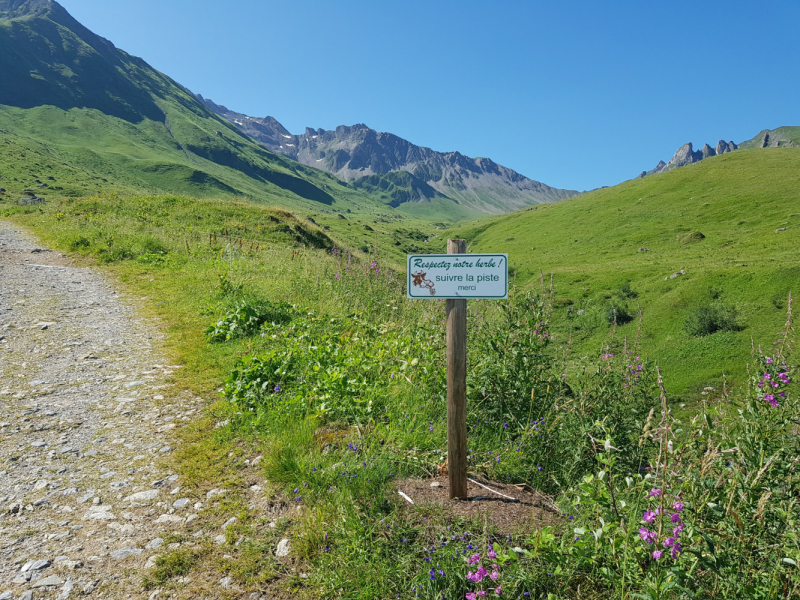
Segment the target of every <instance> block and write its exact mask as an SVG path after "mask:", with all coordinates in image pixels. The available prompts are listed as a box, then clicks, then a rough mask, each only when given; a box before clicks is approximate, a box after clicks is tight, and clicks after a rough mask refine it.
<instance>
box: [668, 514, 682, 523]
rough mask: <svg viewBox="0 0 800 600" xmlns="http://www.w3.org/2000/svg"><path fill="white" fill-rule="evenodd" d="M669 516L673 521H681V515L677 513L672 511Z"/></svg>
mask: <svg viewBox="0 0 800 600" xmlns="http://www.w3.org/2000/svg"><path fill="white" fill-rule="evenodd" d="M669 518H670V520H671V521H672V522H673V523H680V522H681V516H680V515H679V514H678V513H672V514H671V515H670V516H669Z"/></svg>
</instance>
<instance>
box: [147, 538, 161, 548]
mask: <svg viewBox="0 0 800 600" xmlns="http://www.w3.org/2000/svg"><path fill="white" fill-rule="evenodd" d="M163 543H164V538H160V537H157V538H156V539H154V540H151V541H150V542H148V544H147V545H146V546H145V548H146V549H147V550H155V549H156V548H158V547H159V546H161V544H163Z"/></svg>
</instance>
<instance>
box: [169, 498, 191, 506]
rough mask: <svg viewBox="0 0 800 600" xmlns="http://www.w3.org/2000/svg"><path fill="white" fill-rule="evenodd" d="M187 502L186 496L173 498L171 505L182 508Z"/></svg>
mask: <svg viewBox="0 0 800 600" xmlns="http://www.w3.org/2000/svg"><path fill="white" fill-rule="evenodd" d="M187 504H189V499H188V498H180V499H178V500H175V502H173V503H172V507H173V508H183V507H184V506H186V505H187Z"/></svg>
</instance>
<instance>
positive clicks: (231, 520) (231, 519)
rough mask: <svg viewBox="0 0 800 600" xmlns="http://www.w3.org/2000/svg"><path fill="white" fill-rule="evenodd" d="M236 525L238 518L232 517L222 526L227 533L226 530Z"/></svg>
mask: <svg viewBox="0 0 800 600" xmlns="http://www.w3.org/2000/svg"><path fill="white" fill-rule="evenodd" d="M234 523H236V517H231V518H230V519H228V520H227V521H225V522H224V523H223V524H222V528H221V529H222V530H223V531H225V530H226V529H227V528H228V527H230V526H231V525H233V524H234Z"/></svg>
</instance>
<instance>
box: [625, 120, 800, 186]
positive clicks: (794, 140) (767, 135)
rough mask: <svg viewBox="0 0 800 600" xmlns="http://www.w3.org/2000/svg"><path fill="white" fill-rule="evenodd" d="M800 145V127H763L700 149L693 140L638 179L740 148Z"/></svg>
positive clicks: (643, 172)
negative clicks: (743, 138)
mask: <svg viewBox="0 0 800 600" xmlns="http://www.w3.org/2000/svg"><path fill="white" fill-rule="evenodd" d="M798 147H800V127H791V126H789V127H787V126H784V127H778V128H776V129H762V130H761V131H760V132H759V133H758V134H756V135H755V136H754V137H753V138H751V139H749V140H746V141H744V142H741V143H740V144H736V143H734V142H732V141H729V142H726V141H725V140H720V141H719V142H717V145H716V147H714V148H712V147H711V146H709V145H708V144H704V145H703V147H702V148H701V149H700V150H695V149H694V146H693V145H692V143H691V142H687V143H686V144H684V145H683V146H681V147H680V148H678V150H677V151H676V152H675V154H674V155H673V156H672V158H671V159H670V160H669V162H666V163H665V162H664V161H663V160H661V161H659V162H658V164H657V165H656V166H655V167H654V168H653V169H651V170H649V171H642V172H641V173H640V174H639V176H638V177H637V179H641V178H642V177H647V176H648V175H657V174H659V173H666V172H667V171H671V170H672V169H677V168H678V167H685V166H686V165H690V164H693V163H696V162H700V161H701V160H705V159H706V158H710V157H712V156H721V155H722V154H727V153H728V152H734V151H735V150H739V149H749V148H798Z"/></svg>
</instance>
